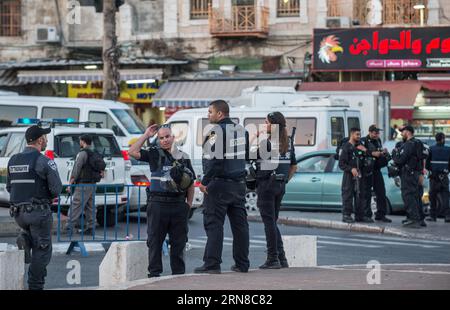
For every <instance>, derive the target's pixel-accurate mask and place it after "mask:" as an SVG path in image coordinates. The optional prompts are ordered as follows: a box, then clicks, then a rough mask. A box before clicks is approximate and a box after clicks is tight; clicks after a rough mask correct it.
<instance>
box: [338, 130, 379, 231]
mask: <svg viewBox="0 0 450 310" xmlns="http://www.w3.org/2000/svg"><path fill="white" fill-rule="evenodd" d="M360 140H361V130H360V129H359V128H352V129H351V130H350V139H349V140H348V141H347V142H345V143H344V144H343V145H342V149H341V152H340V155H339V168H340V169H341V170H343V171H344V175H343V177H342V206H343V210H342V213H343V217H342V221H343V222H344V223H354V222H355V221H357V222H364V223H372V222H373V220H372V219H370V218H368V217H366V216H365V214H364V211H365V199H366V184H367V182H364V178H365V175H364V171H363V166H364V160H365V157H366V156H367V149H366V148H365V147H364V146H363V145H361V141H360ZM353 210H354V212H355V219H353V218H352V213H353Z"/></svg>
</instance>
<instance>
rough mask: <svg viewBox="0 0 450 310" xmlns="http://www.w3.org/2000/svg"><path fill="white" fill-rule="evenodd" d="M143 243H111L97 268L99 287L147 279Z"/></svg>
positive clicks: (145, 250)
mask: <svg viewBox="0 0 450 310" xmlns="http://www.w3.org/2000/svg"><path fill="white" fill-rule="evenodd" d="M147 268H148V248H147V243H146V242H145V241H127V242H113V243H112V244H111V247H110V248H109V250H108V252H107V253H106V255H105V257H104V258H103V261H102V263H101V264H100V267H99V285H100V287H105V286H111V285H116V284H121V283H125V282H128V281H134V280H139V279H145V278H147Z"/></svg>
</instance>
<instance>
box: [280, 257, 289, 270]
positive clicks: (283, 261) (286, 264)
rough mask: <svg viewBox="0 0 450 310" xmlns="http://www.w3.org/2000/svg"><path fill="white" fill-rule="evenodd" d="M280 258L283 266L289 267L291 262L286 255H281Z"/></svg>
mask: <svg viewBox="0 0 450 310" xmlns="http://www.w3.org/2000/svg"><path fill="white" fill-rule="evenodd" d="M278 260H279V261H280V265H281V268H289V263H288V260H287V258H286V256H285V255H279V256H278Z"/></svg>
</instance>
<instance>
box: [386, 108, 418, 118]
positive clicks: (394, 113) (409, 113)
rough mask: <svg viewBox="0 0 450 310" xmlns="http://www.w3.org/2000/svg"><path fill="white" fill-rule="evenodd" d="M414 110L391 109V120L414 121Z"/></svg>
mask: <svg viewBox="0 0 450 310" xmlns="http://www.w3.org/2000/svg"><path fill="white" fill-rule="evenodd" d="M413 118H414V109H391V119H403V120H409V121H411V120H413Z"/></svg>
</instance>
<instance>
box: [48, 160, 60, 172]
mask: <svg viewBox="0 0 450 310" xmlns="http://www.w3.org/2000/svg"><path fill="white" fill-rule="evenodd" d="M47 164H48V166H49V167H50V168H51V169H52V170H54V171H57V170H58V168H57V167H56V163H55V162H54V161H53V160H49V161H48V162H47Z"/></svg>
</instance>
